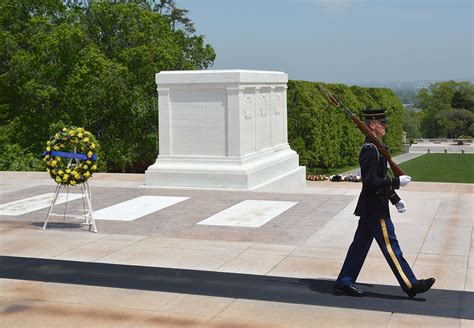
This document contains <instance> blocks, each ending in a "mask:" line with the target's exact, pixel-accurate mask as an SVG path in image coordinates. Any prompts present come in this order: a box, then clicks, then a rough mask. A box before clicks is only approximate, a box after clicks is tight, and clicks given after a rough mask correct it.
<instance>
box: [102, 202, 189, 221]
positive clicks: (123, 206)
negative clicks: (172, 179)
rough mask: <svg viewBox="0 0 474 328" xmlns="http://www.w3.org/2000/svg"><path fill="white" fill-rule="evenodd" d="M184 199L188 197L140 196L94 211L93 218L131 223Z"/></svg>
mask: <svg viewBox="0 0 474 328" xmlns="http://www.w3.org/2000/svg"><path fill="white" fill-rule="evenodd" d="M186 199H189V197H168V196H140V197H137V198H133V199H130V200H127V201H125V202H122V203H119V204H115V205H113V206H109V207H106V208H103V209H100V210H97V211H94V218H95V219H96V220H117V221H133V220H136V219H138V218H141V217H142V216H145V215H148V214H150V213H153V212H156V211H159V210H161V209H163V208H166V207H169V206H171V205H174V204H177V203H180V202H182V201H184V200H186Z"/></svg>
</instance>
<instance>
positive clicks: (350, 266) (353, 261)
mask: <svg viewBox="0 0 474 328" xmlns="http://www.w3.org/2000/svg"><path fill="white" fill-rule="evenodd" d="M363 116H364V119H365V124H366V126H367V127H368V128H369V130H370V131H371V132H372V133H373V134H374V135H375V137H377V138H380V137H383V136H384V135H385V129H386V125H387V117H386V111H385V110H384V109H367V110H364V111H363ZM359 164H360V168H361V175H362V191H361V193H360V196H359V201H358V203H357V207H356V209H355V212H354V214H355V215H357V216H359V217H360V219H359V224H358V227H357V230H356V232H355V235H354V240H353V241H352V244H351V246H350V247H349V250H348V252H347V255H346V259H345V261H344V265H343V266H342V269H341V272H340V274H339V277H338V278H337V280H336V283H335V285H334V289H333V291H334V294H335V295H348V296H355V297H361V296H365V293H364V292H363V291H362V290H360V289H359V288H357V287H356V286H355V282H356V280H357V276H358V275H359V272H360V270H361V268H362V265H363V264H364V260H365V258H366V256H367V253H368V251H369V248H370V245H371V244H372V240H373V239H374V238H375V240H376V241H377V243H378V244H379V246H380V249H381V250H382V253H383V255H384V256H385V259H386V260H387V262H388V264H389V265H390V268H391V269H392V271H393V273H394V274H395V276H396V278H397V280H398V282H399V283H400V286H401V287H402V289H403V290H404V291H405V293H407V294H408V296H409V297H410V298H412V297H414V296H415V295H416V294H419V293H424V292H426V291H427V290H428V289H430V288H431V286H433V284H434V282H435V279H434V278H429V279H422V280H417V279H416V277H415V275H414V273H413V271H412V270H411V269H410V266H409V265H408V263H407V261H406V260H405V258H404V257H403V254H402V251H401V249H400V246H399V245H398V241H397V237H396V235H395V230H394V226H393V223H392V220H391V219H390V212H389V208H388V202H389V200H390V202H391V203H392V204H393V205H395V207H396V208H397V210H398V212H400V213H403V212H405V211H406V205H405V202H404V201H403V200H401V199H400V197H399V196H398V195H397V194H396V192H395V191H394V189H398V188H399V187H400V186H402V187H404V186H406V185H407V184H408V183H409V182H410V181H411V177H409V176H407V175H402V176H400V177H394V178H389V177H388V176H387V159H386V158H385V157H383V156H382V155H381V154H380V153H379V151H378V149H377V148H376V147H375V145H374V144H372V143H371V142H370V140H369V139H368V138H367V139H366V141H365V143H364V145H363V146H362V148H361V151H360V155H359Z"/></svg>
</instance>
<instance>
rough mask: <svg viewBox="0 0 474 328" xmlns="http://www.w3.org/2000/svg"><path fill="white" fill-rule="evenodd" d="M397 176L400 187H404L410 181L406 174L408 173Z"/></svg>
mask: <svg viewBox="0 0 474 328" xmlns="http://www.w3.org/2000/svg"><path fill="white" fill-rule="evenodd" d="M398 178H399V179H400V186H401V187H405V186H406V185H407V184H409V183H410V181H411V177H410V176H408V175H400V176H399V177H398Z"/></svg>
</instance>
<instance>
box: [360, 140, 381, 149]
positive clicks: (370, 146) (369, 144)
mask: <svg viewBox="0 0 474 328" xmlns="http://www.w3.org/2000/svg"><path fill="white" fill-rule="evenodd" d="M369 148H375V149H377V147H375V145H374V144H373V143H371V142H366V143H364V144H363V145H362V149H369Z"/></svg>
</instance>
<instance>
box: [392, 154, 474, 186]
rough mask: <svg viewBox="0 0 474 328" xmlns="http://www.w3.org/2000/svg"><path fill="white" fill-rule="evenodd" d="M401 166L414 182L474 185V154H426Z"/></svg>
mask: <svg viewBox="0 0 474 328" xmlns="http://www.w3.org/2000/svg"><path fill="white" fill-rule="evenodd" d="M400 166H401V167H402V169H403V170H404V171H405V172H406V174H407V175H409V176H411V177H412V179H413V181H429V182H459V183H474V154H426V155H423V156H420V157H417V158H414V159H412V160H410V161H407V162H404V163H402V164H400Z"/></svg>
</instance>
